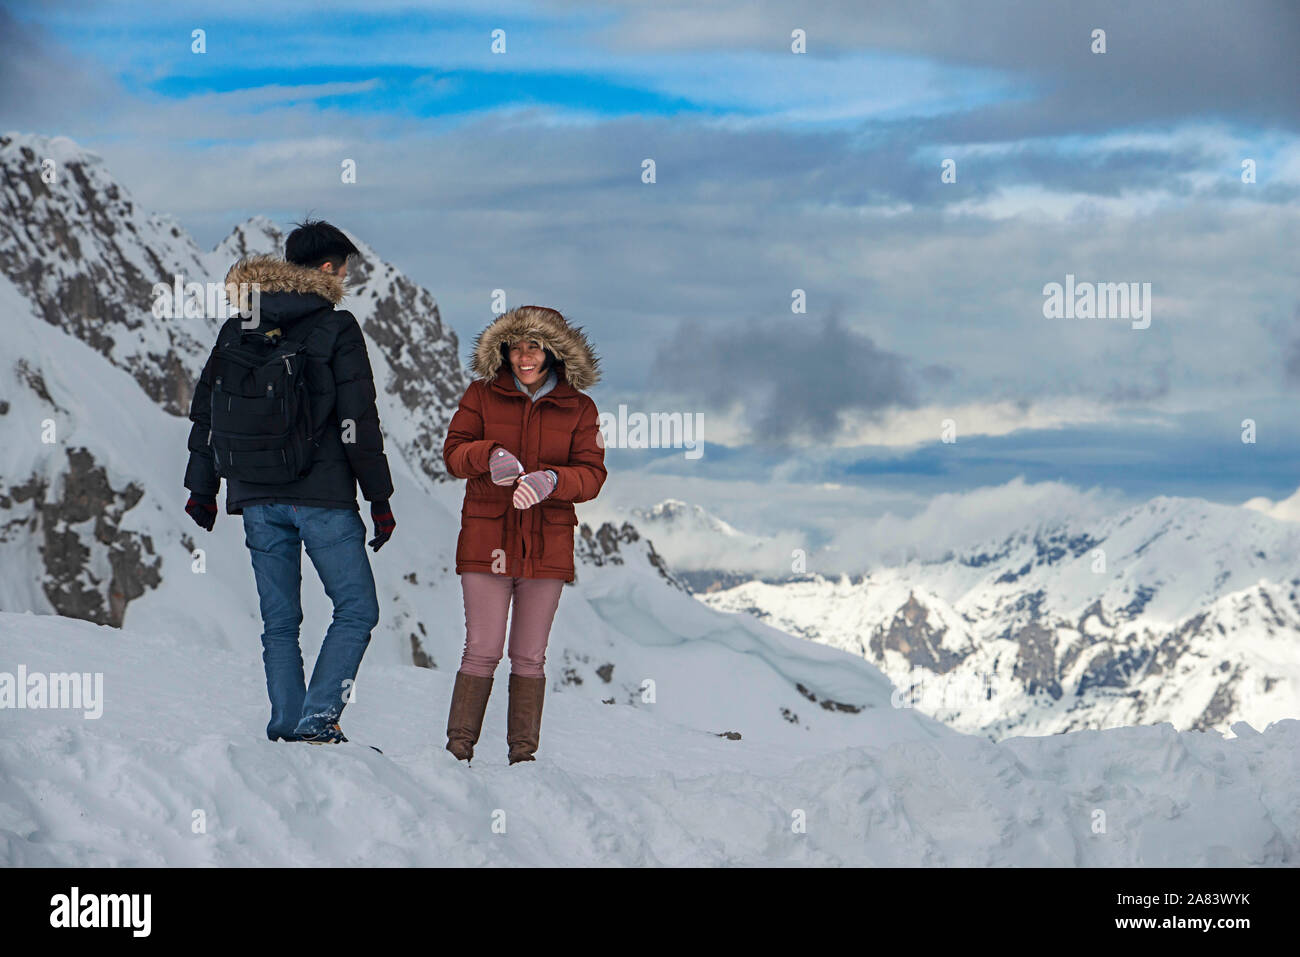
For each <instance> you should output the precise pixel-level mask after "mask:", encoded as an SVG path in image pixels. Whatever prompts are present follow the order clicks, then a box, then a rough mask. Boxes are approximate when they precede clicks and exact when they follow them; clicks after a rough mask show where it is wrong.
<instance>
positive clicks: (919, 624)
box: [871, 595, 964, 674]
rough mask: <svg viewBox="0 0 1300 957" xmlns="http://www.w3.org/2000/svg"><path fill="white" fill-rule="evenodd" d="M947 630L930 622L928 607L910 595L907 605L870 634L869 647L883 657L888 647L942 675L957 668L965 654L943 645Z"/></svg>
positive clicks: (914, 662) (912, 661) (915, 663)
mask: <svg viewBox="0 0 1300 957" xmlns="http://www.w3.org/2000/svg"><path fill="white" fill-rule="evenodd" d="M947 631H948V629H947V628H946V627H944V626H943V625H939V626H935V625H933V624H931V622H930V620H929V609H927V608H926V607H925V606H924V605H922V604H921V603H920V602H918V601H917V600H916V596H915V595H909V596H908V598H907V604H905V605H903V607H901V608H899V609H898V612H897V614H895V615H894V617H893V619H891V620H890V622H889V623H888V624H886V625H884V626H882V627H881V628H880V629H878V630H877V631H876V632H875V633H874V634H873V635H872V636H871V650H872V652H873V653H874V654H875V655H876V656H877V657H880V658H883V657H884V654H885V649H887V648H888V649H891V650H893V651H896V652H898V653H899V654H901V655H902V656H903V657H904V658H906V659H907V660H908V661H909V662H911V663H912V664H913V665H916V666H919V667H922V668H927V669H929V670H930V671H933V672H935V673H936V674H943V673H944V672H947V671H951V670H952V669H953V668H955V667H957V665H958V664H960V662H961V660H962V658H963V657H964V656H963V655H961V654H959V653H957V652H955V651H952V650H950V649H948V648H945V647H944V646H943V639H944V635H945V634H947Z"/></svg>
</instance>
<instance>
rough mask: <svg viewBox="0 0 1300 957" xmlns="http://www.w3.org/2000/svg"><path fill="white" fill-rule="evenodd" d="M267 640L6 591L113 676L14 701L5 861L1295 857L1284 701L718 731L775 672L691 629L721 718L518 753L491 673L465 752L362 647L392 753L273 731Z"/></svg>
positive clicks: (417, 685)
mask: <svg viewBox="0 0 1300 957" xmlns="http://www.w3.org/2000/svg"><path fill="white" fill-rule="evenodd" d="M641 597H644V596H641ZM631 600H632V601H633V602H634V603H636V602H639V600H640V599H639V598H637V597H634V598H633V599H631ZM641 611H642V613H643V614H644V613H648V612H649V610H648V609H645V608H642V609H641ZM649 637H650V636H649V635H642V636H641V638H642V640H647V639H649ZM660 637H661V638H662V637H663V636H660ZM701 641H703V646H702V647H699V646H697V647H692V646H696V645H697V644H698V643H699V642H701ZM255 644H256V639H255V638H254V639H250V643H249V644H248V645H247V646H246V647H244V648H243V649H241V650H238V651H227V650H220V649H218V650H212V649H202V648H200V647H197V646H196V642H195V641H194V639H193V638H192V636H189V635H187V634H185V633H184V632H174V633H156V634H149V633H142V632H136V631H132V630H130V629H126V630H115V629H111V628H106V627H99V626H95V625H91V624H88V623H85V622H79V621H74V620H71V619H64V618H58V617H56V616H36V615H16V614H0V671H9V672H10V673H13V672H14V671H15V669H16V665H17V664H18V663H22V664H25V665H26V667H27V669H28V671H29V673H30V672H43V673H51V672H64V671H74V670H75V671H81V672H91V673H95V672H102V673H103V675H104V689H105V690H104V696H105V705H104V714H103V716H102V717H101V718H99V719H98V720H91V719H85V718H83V717H82V716H81V713H80V712H77V711H70V710H52V709H51V710H32V709H25V710H16V711H12V712H10V713H8V714H6V715H4V718H3V721H2V722H0V863H3V864H4V865H7V866H145V865H169V866H210V865H223V866H271V865H289V866H321V865H341V866H356V865H375V866H388V865H465V866H475V865H483V864H492V865H501V864H519V865H551V864H556V865H608V864H616V865H669V866H671V865H772V864H797V865H863V866H866V865H875V866H912V865H945V866H948V865H950V866H997V865H1017V866H1033V865H1072V866H1130V865H1146V866H1163V865H1169V866H1184V867H1190V866H1229V865H1284V864H1295V863H1296V861H1297V859H1298V856H1300V800H1297V797H1300V795H1297V781H1298V780H1300V775H1298V774H1297V771H1298V770H1300V767H1297V755H1300V722H1298V721H1294V720H1288V721H1283V722H1280V723H1278V724H1276V725H1273V726H1270V727H1269V728H1268V729H1266V730H1265V731H1264V733H1262V734H1248V735H1245V736H1239V737H1237V738H1234V739H1223V738H1221V737H1219V736H1218V735H1213V734H1200V733H1178V732H1175V731H1174V730H1173V729H1172V728H1171V727H1170V726H1168V725H1161V726H1158V727H1141V728H1123V729H1116V730H1112V731H1085V732H1078V733H1074V734H1069V735H1053V736H1050V737H1040V738H1014V739H1011V740H1009V741H1006V742H1004V743H1002V744H994V743H992V742H990V741H988V740H986V739H983V738H980V737H975V736H966V735H962V734H960V733H958V732H955V731H952V730H950V729H947V728H944V727H943V726H941V725H939V724H937V723H934V722H931V721H929V720H928V719H925V718H923V717H921V716H919V715H917V714H916V713H915V712H913V711H910V710H907V709H893V708H890V707H888V705H887V703H885V702H882V701H875V702H874V704H875V705H876V707H871V708H867V709H866V710H864V711H862V712H861V713H859V714H856V715H835V716H833V717H834V718H836V719H837V721H836V722H834V724H835V725H837V726H838V727H837V730H829V731H827V733H826V734H825V735H819V737H822V738H823V740H821V741H820V742H819V745H818V746H808V747H803V748H800V747H792V746H790V745H789V744H786V743H782V742H781V741H779V740H777V738H776V737H774V736H772V735H770V734H766V733H763V732H762V731H759V732H752V731H751V729H750V728H748V727H745V728H744V732H745V733H744V735H743V737H742V739H741V740H739V741H733V740H728V739H727V738H724V737H718V736H716V735H715V734H713V733H712V732H713V731H715V730H718V729H721V728H722V726H723V725H729V724H732V723H735V722H734V721H733V716H734V715H735V714H736V713H737V712H736V711H735V710H733V708H732V705H733V704H742V705H744V704H746V703H748V702H750V701H752V700H754V699H756V698H759V697H760V695H761V694H763V693H764V690H766V689H762V688H761V684H760V688H759V689H752V690H751V689H750V688H749V685H748V683H747V682H746V683H743V684H742V683H741V682H745V679H746V676H744V675H741V676H739V680H738V681H736V682H735V683H730V682H727V681H726V675H727V672H728V671H729V669H730V668H732V667H735V666H739V667H741V668H743V667H744V666H745V665H746V664H748V665H749V666H750V667H759V668H766V669H768V670H769V673H770V674H773V675H776V674H779V673H777V672H772V671H771V670H770V665H768V664H767V663H766V662H764V663H763V664H761V665H755V664H754V662H753V661H749V662H746V658H747V655H748V653H747V651H746V650H745V649H743V648H740V647H738V646H733V647H728V646H727V645H726V644H725V643H723V644H718V643H715V642H712V641H708V640H707V639H701V638H696V639H683V640H682V641H681V643H680V644H679V645H678V646H676V650H674V651H673V652H671V657H672V658H673V659H674V660H675V663H676V671H675V672H669V671H667V670H665V669H666V666H667V665H668V664H669V658H668V657H662V658H660V659H659V661H660V665H659V674H660V676H661V683H662V685H664V686H668V687H675V684H676V682H677V681H678V680H684V681H685V682H686V686H687V687H689V688H695V687H698V686H700V685H704V684H707V683H710V682H716V684H715V691H716V693H715V694H712V695H708V696H703V697H702V698H701V700H699V701H697V702H696V708H695V710H696V711H697V712H698V713H697V718H699V717H704V716H706V715H707V716H709V717H711V718H712V719H713V721H712V723H711V724H709V725H707V726H704V727H699V726H696V727H692V726H691V725H690V724H684V723H678V722H675V721H671V720H666V719H665V717H664V716H662V715H661V714H660V712H659V710H658V708H657V706H643V707H632V706H628V705H604V704H601V703H599V702H598V701H596V700H593V699H591V698H588V697H585V696H582V695H575V694H570V693H564V692H561V693H552V694H550V695H549V696H548V699H547V702H546V710H545V714H544V720H543V726H542V737H541V741H542V747H541V749H540V751H539V752H538V760H537V761H536V762H535V763H531V764H521V765H515V766H513V767H512V766H508V765H507V764H506V760H505V750H506V749H505V743H504V718H505V715H504V706H505V694H504V693H503V692H504V674H502V675H500V676H499V677H498V685H499V687H497V688H496V689H495V693H494V694H493V697H492V699H491V701H490V703H489V707H488V714H487V719H486V722H485V727H484V733H483V737H482V739H481V740H480V743H479V746H478V749H477V754H476V756H475V760H474V762H473V766H472V767H471V766H466V765H464V764H461V763H458V762H457V761H455V759H454V758H452V757H451V755H450V754H448V753H447V752H445V751H443V750H442V743H443V740H444V739H443V737H442V734H441V732H442V728H443V725H444V722H445V718H446V706H447V702H448V700H449V696H450V692H451V681H452V674H451V672H450V671H446V670H437V671H435V670H428V669H420V668H414V667H410V666H395V665H380V664H375V663H373V662H369V661H368V662H366V663H364V664H363V666H362V672H361V674H360V676H359V681H358V685H357V702H356V703H355V704H353V705H352V706H351V707H350V708H349V710H348V711H347V712H346V713H345V715H344V726H345V729H346V730H347V732H348V733H349V735H351V736H352V738H353V741H354V742H365V743H374V744H376V745H378V746H380V747H381V748H383V749H384V752H385V753H384V754H383V755H379V754H376V753H374V752H372V751H370V750H369V749H367V748H365V747H363V746H360V745H359V744H358V745H353V744H349V745H342V746H338V747H312V746H310V745H290V744H284V743H277V744H272V743H271V742H269V741H267V740H265V738H264V737H263V736H262V726H263V723H264V720H265V712H266V703H265V700H264V696H265V692H264V688H263V684H262V674H261V667H260V662H259V659H258V650H257V649H256V647H255ZM798 647H799V646H798V644H797V643H796V644H794V645H792V646H790V647H789V648H787V649H786V655H785V656H784V660H783V666H785V665H788V666H791V667H797V666H804V667H809V668H814V669H815V668H817V667H819V666H821V665H825V664H827V663H829V659H827V661H824V662H821V663H820V664H819V662H818V661H817V660H816V659H814V660H812V661H809V662H800V661H798V651H797V649H798ZM805 647H808V648H814V647H815V646H807V645H805ZM751 651H752V649H751ZM843 657H845V658H847V656H843ZM850 670H851V669H850ZM741 688H745V689H746V693H745V695H744V701H737V698H738V697H739V695H737V692H739V691H740V689H741ZM679 713H680V712H679ZM741 723H742V724H744V722H743V720H742V721H741ZM806 736H807V737H809V738H810V739H811V738H812V737H813V736H812V735H806ZM851 742H852V743H851ZM196 812H202V814H203V817H204V829H203V830H202V832H199V833H196V832H195V830H194V822H195V820H196ZM1101 815H1104V828H1105V829H1104V832H1103V833H1097V832H1095V831H1094V827H1095V822H1097V821H1098V820H1101V819H1102V818H1101ZM801 816H802V817H801ZM800 819H802V820H804V821H805V822H806V830H805V831H804V832H802V833H801V832H799V831H798V830H796V828H795V826H794V825H795V822H796V821H798V820H800ZM494 821H495V822H497V824H498V830H499V824H500V822H502V821H503V822H504V832H503V833H498V830H494Z"/></svg>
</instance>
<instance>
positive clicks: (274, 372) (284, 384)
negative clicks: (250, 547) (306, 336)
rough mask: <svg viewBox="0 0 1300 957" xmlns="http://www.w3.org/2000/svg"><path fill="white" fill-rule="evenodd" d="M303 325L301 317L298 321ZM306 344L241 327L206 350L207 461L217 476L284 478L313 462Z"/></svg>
mask: <svg viewBox="0 0 1300 957" xmlns="http://www.w3.org/2000/svg"><path fill="white" fill-rule="evenodd" d="M303 325H304V326H306V325H307V324H306V323H303ZM306 369H307V347H306V343H305V342H303V341H297V340H293V339H289V340H280V339H278V337H277V338H273V337H272V336H269V335H267V334H266V333H263V332H254V331H248V330H245V331H243V332H242V333H241V334H240V335H239V337H238V338H234V337H233V336H232V337H231V338H229V339H228V340H227V341H226V342H224V343H222V344H219V345H218V346H217V349H216V351H215V352H213V354H212V368H211V372H212V393H211V407H210V413H211V419H210V426H211V430H212V431H211V432H210V433H209V434H208V444H209V445H210V446H211V447H212V461H213V464H214V465H215V466H216V471H217V474H218V475H220V476H221V477H222V478H225V479H227V480H229V479H238V480H239V481H241V482H257V483H259V484H263V485H284V484H286V483H288V482H292V481H294V480H296V479H299V478H301V477H302V476H304V475H306V474H307V473H308V472H309V471H310V470H311V466H312V451H313V449H314V447H315V444H316V441H315V439H316V436H315V432H314V429H313V425H312V421H311V398H310V394H309V392H308V389H307V376H306Z"/></svg>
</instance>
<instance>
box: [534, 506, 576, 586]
mask: <svg viewBox="0 0 1300 957" xmlns="http://www.w3.org/2000/svg"><path fill="white" fill-rule="evenodd" d="M539 507H540V508H541V510H542V562H541V564H542V567H543V568H550V569H556V570H564V571H572V569H573V527H574V526H575V525H577V524H578V515H577V513H576V512H575V511H574V509H573V506H572V505H569V504H567V503H565V504H557V505H552V506H549V507H547V506H539Z"/></svg>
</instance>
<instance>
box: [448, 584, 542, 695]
mask: <svg viewBox="0 0 1300 957" xmlns="http://www.w3.org/2000/svg"><path fill="white" fill-rule="evenodd" d="M460 587H461V592H462V593H463V594H464V596H465V653H464V655H462V656H461V659H460V670H461V671H463V672H465V673H466V674H469V675H478V676H479V677H481V678H491V677H492V675H493V673H494V672H495V671H496V668H497V665H498V664H499V663H500V661H501V652H502V650H503V649H504V648H505V643H506V611H507V610H508V609H509V608H510V606H511V598H513V599H514V610H513V611H512V612H511V613H510V673H511V674H516V675H521V676H523V677H525V678H541V677H544V676H545V674H546V672H545V671H543V670H542V666H543V665H544V664H546V641H547V639H548V638H549V637H550V634H551V622H553V621H554V620H555V609H556V608H558V607H559V605H560V592H561V591H563V589H564V582H563V581H562V580H561V579H559V578H508V577H507V576H505V575H492V574H489V573H488V572H462V573H461V576H460Z"/></svg>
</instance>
